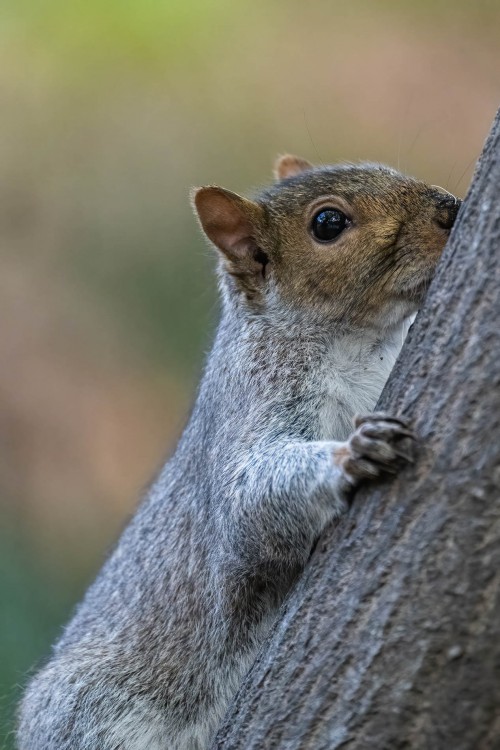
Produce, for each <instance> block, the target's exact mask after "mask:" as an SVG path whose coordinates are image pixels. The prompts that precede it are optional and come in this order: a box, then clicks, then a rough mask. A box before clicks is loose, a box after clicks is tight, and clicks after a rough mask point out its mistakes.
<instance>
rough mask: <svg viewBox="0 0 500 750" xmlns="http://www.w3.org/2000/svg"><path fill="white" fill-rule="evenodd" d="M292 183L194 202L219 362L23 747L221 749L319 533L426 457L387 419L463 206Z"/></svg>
mask: <svg viewBox="0 0 500 750" xmlns="http://www.w3.org/2000/svg"><path fill="white" fill-rule="evenodd" d="M275 177H276V181H275V182H274V183H273V184H272V185H271V186H270V187H268V188H266V189H263V190H262V191H261V192H260V193H259V194H258V195H257V197H256V198H255V199H248V198H244V197H241V196H240V195H237V194H236V193H233V192H230V191H228V190H225V189H223V188H221V187H217V186H208V187H202V188H198V189H196V190H194V191H193V194H192V202H193V206H194V209H195V212H196V214H197V216H198V219H199V222H200V225H201V228H202V230H203V231H204V233H205V235H206V237H207V238H208V239H209V241H210V243H211V244H212V245H213V246H215V248H216V250H217V252H218V283H219V288H220V294H221V299H222V302H221V307H222V312H221V320H220V324H219V327H218V329H217V333H216V336H215V341H214V344H213V349H212V351H211V354H210V355H209V357H208V361H207V363H206V366H205V370H204V374H203V378H202V381H201V385H200V386H199V390H198V395H197V399H196V402H195V406H194V408H193V412H192V415H191V417H190V420H189V422H188V424H187V426H186V428H185V430H184V433H183V435H182V437H181V439H180V441H179V444H178V446H177V449H176V450H175V453H174V455H173V457H172V458H170V460H169V461H168V462H167V463H166V465H165V466H164V468H163V469H162V471H161V472H160V474H159V476H158V478H157V479H156V480H155V482H154V483H153V485H152V487H151V489H150V490H149V492H148V493H147V496H146V498H145V499H144V501H143V502H142V504H141V505H140V506H139V508H138V510H137V512H136V514H135V516H134V517H133V518H132V520H131V522H130V523H129V525H128V526H127V527H126V529H125V531H124V532H123V535H122V536H121V539H120V540H119V542H118V544H117V546H116V548H115V549H114V551H113V552H112V553H111V555H110V556H109V558H108V559H107V561H106V562H105V563H104V566H103V568H102V570H101V572H100V573H99V574H98V576H97V579H96V580H95V581H94V583H93V584H92V585H91V586H90V588H89V589H88V591H87V593H86V595H85V597H84V599H83V601H82V602H81V604H80V605H79V606H78V607H77V609H76V612H75V613H74V615H73V618H72V619H71V620H70V622H69V624H68V625H67V626H66V628H65V630H64V632H63V634H62V636H61V638H60V640H59V641H58V642H57V643H56V645H55V647H54V649H53V653H52V656H51V657H50V659H49V660H48V662H47V664H46V665H45V666H44V667H43V668H42V669H41V671H39V672H38V674H35V676H34V677H33V678H32V680H31V681H30V683H29V684H28V687H27V690H26V692H25V695H24V698H23V700H22V703H21V707H20V711H19V725H18V735H17V737H18V746H19V748H20V750H201V749H202V748H206V747H208V746H209V745H210V743H211V741H212V740H213V738H214V736H215V733H216V730H217V727H218V725H219V724H220V722H221V720H222V718H223V716H224V713H225V711H226V710H227V707H228V705H229V703H230V701H231V699H232V697H233V696H234V694H235V692H236V690H237V688H238V685H239V684H240V683H241V680H242V678H243V676H244V675H245V673H246V672H247V671H248V669H249V667H250V666H251V664H252V662H253V660H254V659H255V656H256V653H257V651H258V649H259V646H260V645H261V644H262V642H263V640H264V638H265V635H266V633H267V632H268V631H269V629H270V627H271V625H272V623H273V622H274V621H275V619H276V617H277V614H278V611H279V608H280V606H281V604H282V603H283V601H284V599H285V596H286V594H287V593H288V591H289V590H290V588H291V587H292V585H293V583H294V582H295V581H296V579H297V577H298V576H299V574H300V573H301V571H302V570H303V568H304V566H305V565H306V562H307V560H308V558H309V557H310V555H311V552H312V550H313V547H314V545H315V543H316V541H317V540H318V537H319V535H320V533H321V532H322V530H323V529H324V528H325V526H327V525H328V524H329V523H330V522H331V521H333V520H334V519H336V518H337V517H338V516H340V515H341V514H342V513H343V512H344V511H345V510H346V508H347V507H348V506H349V502H350V498H351V494H352V491H353V489H354V488H355V487H356V486H357V485H358V484H359V482H361V481H363V480H373V479H376V478H377V477H379V476H380V475H381V474H383V473H385V472H389V473H390V472H393V473H395V472H397V471H399V469H400V468H401V467H402V466H404V464H405V458H408V457H409V456H408V455H407V451H408V445H410V443H406V442H405V440H408V439H409V438H411V437H413V433H412V431H411V429H410V428H409V426H408V424H406V422H405V421H404V420H403V419H401V418H399V417H397V416H390V415H385V414H377V413H375V414H370V412H371V411H372V410H373V408H374V406H375V404H376V401H377V399H378V396H379V394H380V393H381V390H382V388H383V386H384V384H385V382H386V379H387V377H388V375H389V373H390V371H391V368H392V366H393V364H394V362H395V359H396V357H397V355H398V353H399V351H400V348H401V345H402V342H403V340H404V335H405V331H406V327H407V325H408V323H407V321H408V318H409V317H410V316H412V315H414V314H415V312H416V311H417V309H418V308H419V306H420V305H421V303H422V301H423V299H424V297H425V293H426V290H427V288H428V286H429V284H430V282H431V280H432V277H433V274H434V270H435V267H436V264H437V262H438V260H439V258H440V255H441V252H442V249H443V247H444V245H445V243H446V240H447V238H448V235H449V233H450V229H451V227H452V226H453V223H454V221H455V218H456V216H457V212H458V209H459V206H460V201H459V200H458V199H456V198H454V197H453V196H452V195H450V194H448V193H445V192H444V191H443V190H442V189H441V188H437V187H434V186H429V185H427V184H425V183H423V182H421V181H419V180H417V179H414V178H411V177H407V176H404V175H402V174H400V173H399V172H397V171H395V170H394V169H391V168H389V167H385V166H382V165H379V164H371V163H366V164H359V165H354V164H342V165H335V166H321V167H313V166H312V165H311V164H310V163H309V162H307V161H306V160H304V159H300V158H298V157H295V156H291V155H285V156H282V157H281V158H279V159H278V161H277V162H276V164H275ZM356 414H364V415H365V416H362V417H358V418H357V419H356V422H355V425H354V429H353V418H354V416H355V415H356ZM405 447H406V450H405Z"/></svg>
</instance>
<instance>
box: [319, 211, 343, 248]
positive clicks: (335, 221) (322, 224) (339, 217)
mask: <svg viewBox="0 0 500 750" xmlns="http://www.w3.org/2000/svg"><path fill="white" fill-rule="evenodd" d="M347 224H348V218H347V216H346V215H345V214H344V213H342V211H339V210H338V209H337V208H323V209H322V210H321V211H319V212H318V213H317V214H316V216H315V217H314V218H313V220H312V224H311V231H312V233H313V235H314V237H315V239H317V240H318V241H319V242H332V240H334V239H335V238H336V237H338V236H339V234H340V233H341V232H343V231H344V229H345V228H346V226H347Z"/></svg>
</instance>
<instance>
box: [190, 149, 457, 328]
mask: <svg viewBox="0 0 500 750" xmlns="http://www.w3.org/2000/svg"><path fill="white" fill-rule="evenodd" d="M274 174H275V178H276V182H275V184H274V185H273V186H271V187H269V188H267V189H265V190H263V191H262V192H260V193H259V194H258V195H257V197H256V198H255V200H249V199H247V198H243V197H241V196H239V195H237V194H236V193H232V192H230V191H229V190H225V189H224V188H221V187H217V186H209V187H202V188H198V189H196V190H194V191H193V194H192V198H193V205H194V209H195V212H196V213H197V215H198V218H199V221H200V224H201V226H202V229H203V231H204V232H205V234H206V236H207V237H208V239H209V240H210V241H211V242H212V243H213V244H214V245H215V247H216V248H217V249H218V250H219V251H220V253H221V258H222V267H223V269H224V271H225V272H226V275H228V277H227V278H228V279H229V280H230V281H229V290H230V292H232V293H233V295H236V297H237V298H239V299H240V300H241V302H242V304H245V305H249V306H250V307H252V308H253V309H254V310H255V311H258V310H259V309H260V310H266V311H268V312H271V311H272V309H273V308H275V306H276V301H277V300H278V305H279V306H280V308H283V306H286V307H287V308H289V309H292V308H293V309H294V310H298V311H301V312H306V313H309V314H313V315H314V314H316V315H320V316H321V319H325V318H326V319H329V320H332V321H337V322H343V323H345V324H347V325H355V326H361V327H363V326H375V327H380V328H384V327H386V326H389V325H393V324H396V323H398V322H399V321H400V320H401V319H402V318H404V317H406V316H407V315H410V314H412V313H414V312H415V311H416V310H417V309H418V307H419V306H420V304H421V303H422V301H423V298H424V296H425V292H426V290H427V288H428V286H429V284H430V282H431V280H432V277H433V275H434V270H435V268H436V265H437V262H438V260H439V257H440V255H441V252H442V250H443V247H444V245H445V243H446V240H447V239H448V236H449V233H450V230H451V227H452V226H453V224H454V221H455V218H456V216H457V213H458V209H459V207H460V204H461V201H460V200H459V199H457V198H455V197H454V196H452V195H450V194H449V193H447V192H445V191H443V190H442V189H441V188H437V187H435V186H430V185H426V184H425V183H423V182H420V181H419V180H416V179H414V178H412V177H407V176H405V175H403V174H400V173H399V172H397V171H395V170H394V169H391V168H389V167H385V166H382V165H379V164H360V165H351V164H345V165H338V166H324V167H323V166H322V167H313V165H312V164H310V163H309V162H307V161H306V160H304V159H300V158H298V157H296V156H291V155H285V156H282V157H280V158H279V159H278V160H277V162H276V164H275V169H274Z"/></svg>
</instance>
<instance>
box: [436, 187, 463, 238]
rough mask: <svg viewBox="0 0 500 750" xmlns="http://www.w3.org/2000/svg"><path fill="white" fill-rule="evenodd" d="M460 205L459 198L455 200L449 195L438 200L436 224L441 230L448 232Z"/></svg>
mask: <svg viewBox="0 0 500 750" xmlns="http://www.w3.org/2000/svg"><path fill="white" fill-rule="evenodd" d="M461 205H462V201H461V200H460V198H455V197H454V196H453V195H449V196H447V197H446V198H440V200H439V202H438V205H437V216H436V219H435V221H436V224H437V225H438V226H439V227H441V229H446V230H448V231H450V229H451V228H452V226H453V224H454V223H455V219H456V218H457V214H458V211H459V209H460V206H461Z"/></svg>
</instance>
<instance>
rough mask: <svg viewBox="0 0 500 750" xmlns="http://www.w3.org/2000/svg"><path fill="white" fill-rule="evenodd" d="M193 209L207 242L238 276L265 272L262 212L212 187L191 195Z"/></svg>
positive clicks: (253, 204) (218, 188)
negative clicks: (260, 239) (261, 245)
mask: <svg viewBox="0 0 500 750" xmlns="http://www.w3.org/2000/svg"><path fill="white" fill-rule="evenodd" d="M191 200H192V203H193V208H194V210H195V212H196V214H197V215H198V219H199V220H200V224H201V227H202V229H203V231H204V232H205V234H206V236H207V237H208V239H209V240H210V241H211V242H213V244H214V245H215V246H216V247H217V248H218V249H219V250H220V251H221V252H222V253H223V254H224V255H225V256H226V258H227V259H228V260H229V261H231V263H232V265H233V266H234V267H237V268H238V271H239V272H246V273H254V272H256V271H262V264H263V260H262V258H263V255H264V254H263V252H262V251H261V250H259V246H258V243H257V239H256V236H257V233H258V229H259V226H261V222H262V218H263V209H262V208H261V207H260V206H259V205H258V204H257V203H254V202H253V201H250V200H247V198H242V197H241V196H240V195H237V194H236V193H232V192H231V191H230V190H224V188H221V187H216V186H211V187H201V188H195V189H193V190H192V191H191Z"/></svg>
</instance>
